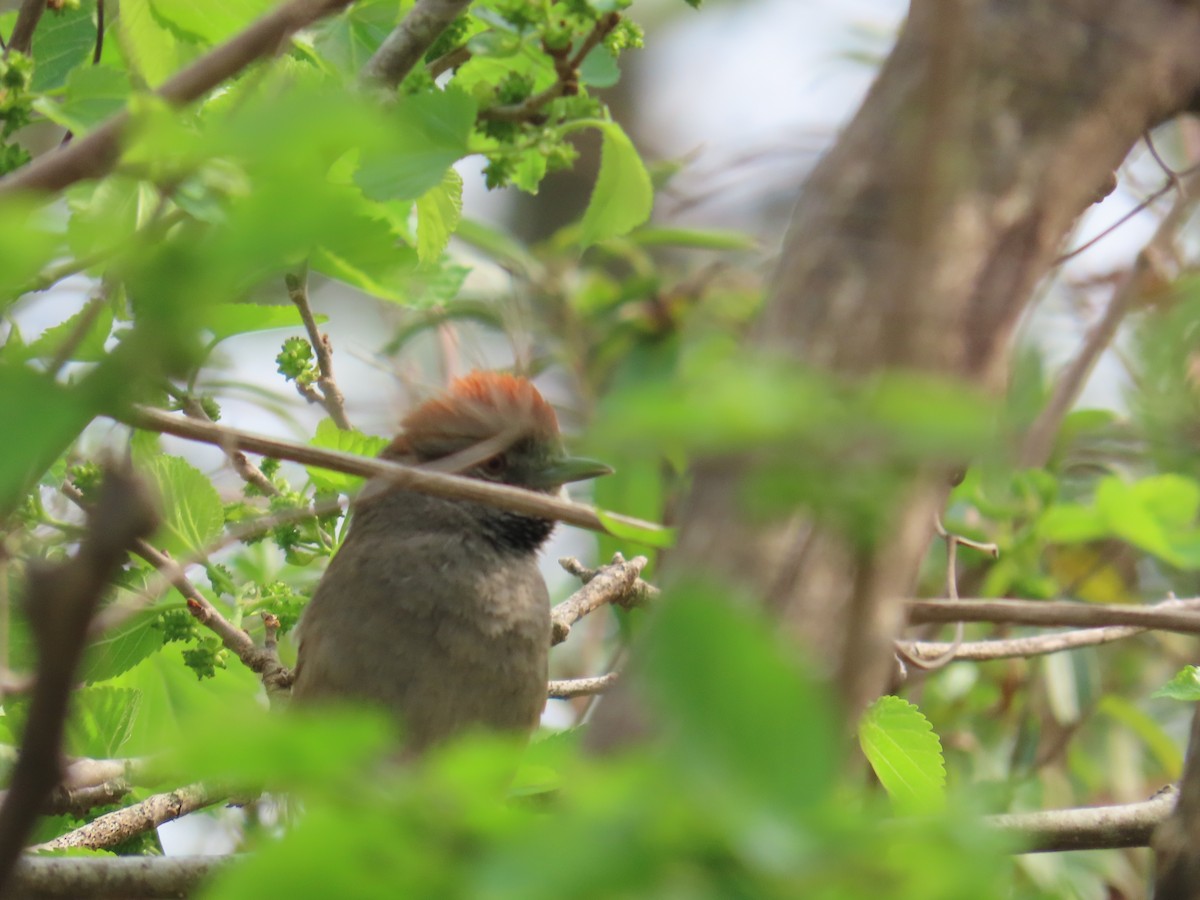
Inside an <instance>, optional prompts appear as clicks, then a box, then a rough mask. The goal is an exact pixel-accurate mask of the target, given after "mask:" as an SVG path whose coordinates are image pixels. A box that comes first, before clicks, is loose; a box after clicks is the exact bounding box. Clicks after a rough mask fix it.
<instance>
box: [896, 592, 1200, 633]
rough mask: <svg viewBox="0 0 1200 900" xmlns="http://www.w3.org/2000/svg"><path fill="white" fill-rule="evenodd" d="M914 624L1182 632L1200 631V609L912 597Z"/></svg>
mask: <svg viewBox="0 0 1200 900" xmlns="http://www.w3.org/2000/svg"><path fill="white" fill-rule="evenodd" d="M908 613H909V615H908V621H909V624H910V625H924V624H926V623H930V622H939V623H946V622H1007V623H1009V624H1011V625H1042V626H1065V627H1072V626H1073V627H1083V628H1100V627H1105V626H1109V625H1133V626H1137V627H1139V628H1156V629H1159V630H1160V631H1176V632H1179V633H1181V634H1200V612H1192V611H1188V610H1186V609H1163V608H1161V606H1132V605H1124V604H1117V603H1109V604H1104V603H1075V602H1072V601H1069V600H955V601H949V600H912V601H909V603H908Z"/></svg>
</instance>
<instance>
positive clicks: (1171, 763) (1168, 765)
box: [1072, 654, 1200, 780]
mask: <svg viewBox="0 0 1200 900" xmlns="http://www.w3.org/2000/svg"><path fill="white" fill-rule="evenodd" d="M1072 655H1073V654H1072ZM1188 668H1192V667H1190V666H1189V667H1188ZM1180 675H1183V672H1180V673H1179V674H1178V675H1176V676H1175V678H1173V679H1171V682H1170V683H1168V684H1167V685H1166V686H1165V687H1163V688H1161V689H1160V691H1165V690H1167V688H1169V687H1170V686H1171V685H1172V684H1174V683H1175V682H1176V681H1177V680H1178V679H1179V676H1180ZM1153 696H1155V697H1158V696H1168V695H1166V694H1162V693H1157V692H1156V693H1155V694H1154V695H1153ZM1171 699H1176V700H1181V699H1184V698H1182V697H1172V698H1171ZM1192 699H1200V696H1197V697H1195V698H1192ZM1096 709H1097V711H1098V712H1101V713H1104V714H1105V715H1106V716H1109V717H1110V718H1112V719H1113V720H1114V721H1116V722H1119V723H1121V724H1122V725H1124V726H1125V727H1126V728H1128V729H1129V730H1130V731H1131V732H1133V733H1134V734H1135V735H1136V736H1137V737H1138V739H1139V740H1141V742H1142V743H1143V744H1145V745H1146V747H1147V749H1149V750H1150V752H1151V753H1152V754H1154V758H1155V760H1156V761H1157V762H1158V764H1159V765H1160V766H1161V767H1162V770H1163V772H1165V773H1166V775H1167V777H1168V778H1170V779H1172V780H1174V779H1176V778H1178V777H1179V773H1180V771H1182V769H1183V754H1182V753H1181V752H1180V749H1179V745H1178V744H1177V743H1175V739H1174V738H1173V737H1171V735H1169V734H1167V732H1166V731H1165V730H1164V729H1163V727H1162V725H1160V724H1159V723H1158V722H1157V721H1155V719H1154V717H1153V716H1151V715H1150V714H1149V713H1147V712H1146V711H1145V710H1143V709H1139V708H1138V707H1137V706H1135V705H1134V704H1133V703H1131V702H1130V701H1129V700H1127V699H1126V698H1124V697H1122V696H1121V695H1119V694H1105V695H1104V696H1103V697H1101V698H1100V702H1099V703H1098V704H1097V705H1096Z"/></svg>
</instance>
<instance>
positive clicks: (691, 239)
mask: <svg viewBox="0 0 1200 900" xmlns="http://www.w3.org/2000/svg"><path fill="white" fill-rule="evenodd" d="M629 239H630V240H631V241H633V242H634V243H636V244H640V245H641V246H643V247H690V248H693V249H696V250H754V249H755V248H756V247H757V246H758V244H757V242H756V241H755V240H754V238H752V237H750V236H749V235H747V234H744V233H742V232H740V231H716V230H704V231H701V230H699V229H694V228H653V227H649V226H647V227H645V228H638V229H635V230H634V231H631V232H630V233H629Z"/></svg>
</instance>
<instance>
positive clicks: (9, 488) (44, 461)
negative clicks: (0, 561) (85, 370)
mask: <svg viewBox="0 0 1200 900" xmlns="http://www.w3.org/2000/svg"><path fill="white" fill-rule="evenodd" d="M0 243H2V242H0ZM94 411H95V407H94V405H93V404H92V403H89V402H88V398H87V397H86V396H85V395H84V394H83V393H82V392H81V391H79V390H74V389H69V388H64V387H62V386H61V385H58V384H55V383H54V382H53V381H51V380H50V379H49V378H47V377H45V376H44V375H40V374H38V373H36V372H31V371H30V370H28V369H25V368H22V367H19V366H12V365H4V364H0V422H3V423H4V427H5V430H6V431H7V433H9V434H13V435H20V436H21V437H20V444H19V446H16V447H13V448H11V449H10V450H9V452H6V453H0V516H3V515H6V514H7V513H8V511H10V510H11V509H12V508H13V505H14V504H15V503H16V502H17V500H18V499H19V498H20V497H21V496H23V495H24V493H25V491H26V490H28V488H29V487H31V486H32V485H33V484H34V483H35V482H36V481H37V480H38V478H39V477H41V474H42V473H43V472H44V471H45V470H46V469H47V468H49V467H50V465H51V464H52V463H53V462H54V461H55V460H56V459H58V457H59V456H60V455H61V454H62V452H63V451H64V450H65V449H66V448H67V446H68V445H69V444H70V443H71V441H73V440H74V439H75V437H76V436H77V435H78V434H79V432H80V431H82V430H83V427H84V426H85V425H86V424H87V423H88V422H89V421H90V420H91V418H92V415H93V414H94Z"/></svg>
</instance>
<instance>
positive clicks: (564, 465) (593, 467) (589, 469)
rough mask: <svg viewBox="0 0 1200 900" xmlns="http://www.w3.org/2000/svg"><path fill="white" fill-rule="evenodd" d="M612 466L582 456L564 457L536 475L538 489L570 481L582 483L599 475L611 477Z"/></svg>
mask: <svg viewBox="0 0 1200 900" xmlns="http://www.w3.org/2000/svg"><path fill="white" fill-rule="evenodd" d="M612 472H613V469H612V466H607V465H605V464H604V463H602V462H598V461H597V460H594V459H585V458H583V457H582V456H564V457H562V458H560V459H556V460H554V462H552V463H550V464H549V465H548V466H546V467H545V468H544V469H542V470H541V471H540V472H538V473H537V479H538V481H539V482H540V484H539V485H536V486H538V487H558V486H559V485H562V484H567V483H569V482H572V481H584V480H586V479H588V478H599V477H600V476H601V475H611V474H612Z"/></svg>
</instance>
